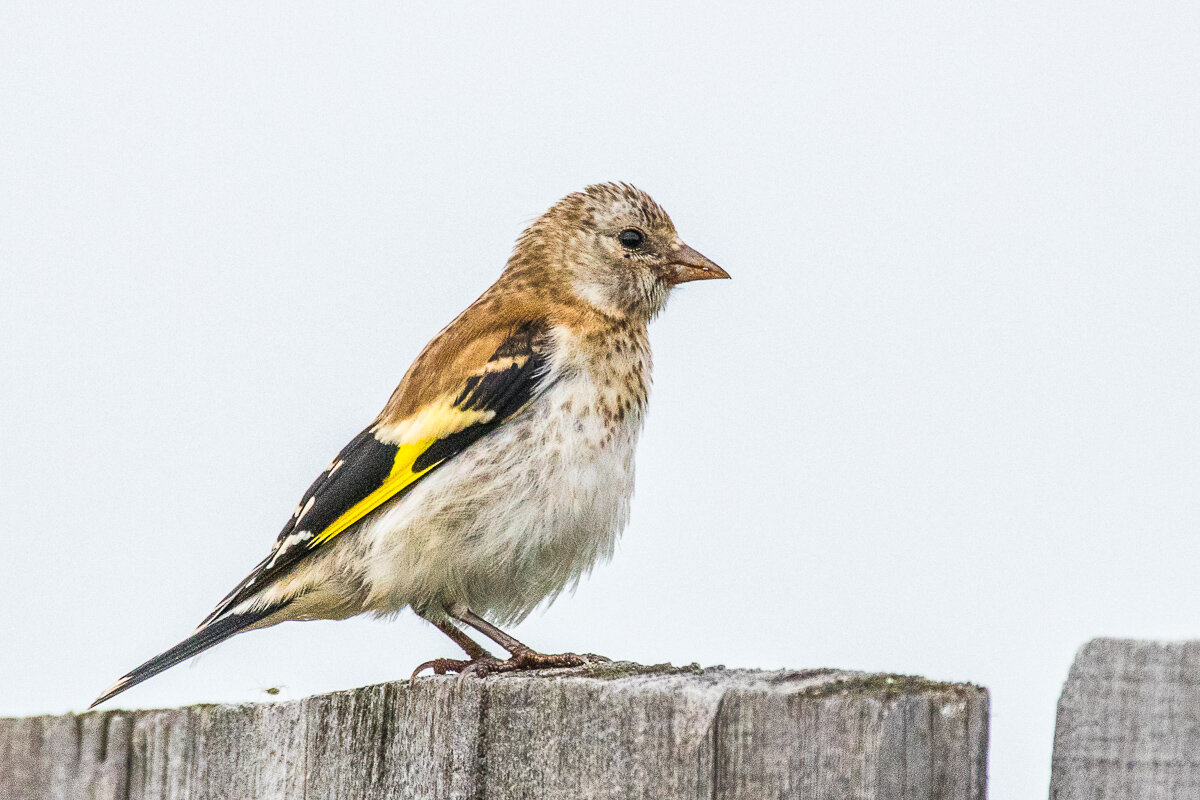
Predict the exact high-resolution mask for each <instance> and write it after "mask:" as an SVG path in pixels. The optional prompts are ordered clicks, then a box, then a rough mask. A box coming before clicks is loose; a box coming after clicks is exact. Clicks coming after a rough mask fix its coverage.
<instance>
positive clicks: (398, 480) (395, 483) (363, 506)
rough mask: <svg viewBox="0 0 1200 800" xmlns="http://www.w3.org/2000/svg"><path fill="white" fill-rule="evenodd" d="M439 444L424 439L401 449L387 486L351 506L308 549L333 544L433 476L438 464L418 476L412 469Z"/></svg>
mask: <svg viewBox="0 0 1200 800" xmlns="http://www.w3.org/2000/svg"><path fill="white" fill-rule="evenodd" d="M435 441H437V440H436V439H423V440H421V441H417V442H410V443H408V444H405V445H401V447H400V449H399V451H397V453H396V460H395V461H394V462H393V466H392V471H391V474H389V475H388V477H387V478H386V479H385V480H384V482H383V484H382V485H380V487H379V488H378V489H376V490H375V491H373V492H371V493H370V494H369V495H367V496H366V497H364V498H363V499H362V500H359V501H358V502H357V503H355V504H354V505H352V506H350V508H349V509H348V510H347V511H346V512H345V513H343V514H342V515H341V516H340V517H338V518H337V519H335V520H334V521H333V524H331V525H330V526H329V527H328V528H326V529H325V530H323V531H321V532H320V533H319V534H318V535H317V536H316V537H315V538H314V539H313V540H312V541H311V542H309V543H308V547H310V548H312V547H316V546H317V545H319V544H322V543H324V542H327V541H329V540H330V539H332V538H333V537H335V536H337V535H338V534H339V533H341V532H342V531H344V530H346V529H347V528H349V527H350V526H351V525H353V524H354V523H356V522H358V521H359V520H360V519H362V518H363V517H365V516H366V515H367V514H370V513H371V512H372V511H374V510H375V509H376V508H378V507H379V506H381V505H383V503H385V502H386V501H387V500H388V499H389V498H391V497H392V496H393V495H395V494H396V493H397V492H399V491H400V490H401V489H404V488H405V487H406V486H409V485H411V484H412V483H413V482H415V481H416V480H417V479H418V478H420V477H421V476H422V475H424V474H425V473H426V472H429V470H431V469H433V468H434V467H436V466H437V464H430V465H429V466H428V467H425V469H423V470H421V471H420V472H414V471H413V469H412V467H413V462H415V461H416V460H417V458H419V457H420V455H421V454H422V453H424V452H425V451H426V450H427V449H429V445H431V444H433V443H434V442H435Z"/></svg>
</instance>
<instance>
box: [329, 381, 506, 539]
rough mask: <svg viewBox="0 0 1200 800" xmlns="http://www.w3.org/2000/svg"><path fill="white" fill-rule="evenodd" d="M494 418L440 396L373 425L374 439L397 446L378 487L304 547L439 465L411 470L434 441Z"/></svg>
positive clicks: (346, 524) (348, 523) (340, 528)
mask: <svg viewBox="0 0 1200 800" xmlns="http://www.w3.org/2000/svg"><path fill="white" fill-rule="evenodd" d="M495 416H496V412H494V411H489V410H486V409H478V410H464V409H461V408H458V407H456V406H455V405H454V397H453V396H451V395H444V396H442V397H440V398H438V399H437V400H435V401H434V402H433V403H430V404H429V405H427V406H426V407H425V408H423V409H421V411H420V412H418V413H416V414H414V415H413V416H411V417H409V418H408V419H405V420H401V421H400V422H397V423H395V424H393V425H385V424H382V423H381V424H379V425H376V426H375V427H374V429H373V430H374V433H375V438H376V439H378V440H379V441H381V442H384V443H386V444H392V445H398V446H399V449H398V450H397V451H396V457H395V459H394V460H393V462H392V470H391V472H390V473H389V474H388V476H387V478H385V479H384V481H383V483H382V484H380V486H379V488H377V489H375V490H374V491H372V492H371V493H370V494H368V495H367V496H366V497H364V498H363V499H361V500H359V501H358V502H357V503H355V504H354V505H352V506H351V507H350V508H348V509H347V510H346V511H345V512H344V513H343V514H342V515H341V516H339V517H338V518H337V519H335V520H334V521H333V522H332V523H331V524H330V525H329V527H327V528H326V529H325V530H323V531H321V532H320V533H319V534H317V536H315V537H314V538H313V539H312V540H311V541H310V542H308V543H307V546H308V548H310V549H311V548H314V547H317V546H318V545H321V544H324V543H325V542H327V541H329V540H330V539H332V538H333V537H335V536H337V535H338V534H339V533H341V532H343V531H344V530H346V529H347V528H349V527H350V526H351V525H353V524H354V523H356V522H358V521H359V520H361V519H362V518H363V517H365V516H366V515H367V514H370V513H371V512H372V511H374V510H375V509H376V508H378V507H379V506H381V505H383V504H384V503H385V502H387V501H388V500H389V499H391V498H392V497H393V496H395V495H396V494H397V493H398V492H400V491H402V490H403V489H405V488H406V487H408V486H411V485H412V484H413V483H415V482H416V481H417V480H418V479H420V478H421V476H423V475H424V474H425V473H427V472H429V471H430V470H431V469H433V468H434V467H436V466H437V465H438V464H440V463H441V460H438V461H435V462H434V463H431V464H429V465H427V466H425V467H423V468H422V469H419V470H416V469H414V468H413V465H414V464H415V463H416V461H417V459H418V458H420V457H421V455H422V454H423V453H424V452H425V451H426V450H428V449H429V447H430V446H431V445H432V444H433V443H434V442H436V441H438V440H439V439H441V438H442V437H444V436H449V435H450V434H452V433H458V432H459V431H461V430H464V429H466V428H468V427H470V426H472V425H478V424H482V423H487V422H490V421H491V420H492V419H493V418H494V417H495Z"/></svg>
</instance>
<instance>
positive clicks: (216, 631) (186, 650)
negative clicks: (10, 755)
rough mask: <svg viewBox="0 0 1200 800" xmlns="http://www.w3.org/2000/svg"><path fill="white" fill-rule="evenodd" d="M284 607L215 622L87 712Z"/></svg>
mask: <svg viewBox="0 0 1200 800" xmlns="http://www.w3.org/2000/svg"><path fill="white" fill-rule="evenodd" d="M281 607H282V606H275V607H273V608H265V609H263V610H261V611H250V612H248V613H245V614H230V615H228V616H225V617H222V618H221V619H218V620H214V621H213V622H211V623H209V624H208V625H206V626H204V627H203V628H201V629H200V630H198V631H196V632H195V633H193V634H192V635H191V636H189V637H188V638H186V639H184V640H183V641H182V642H180V643H179V644H177V645H175V646H174V647H172V648H171V649H170V650H167V651H166V652H165V653H159V654H158V655H156V656H155V657H154V658H152V659H150V660H149V661H147V662H146V663H145V664H142V665H141V666H140V667H138V668H137V669H135V670H133V671H131V672H129V673H127V674H126V675H124V676H123V677H122V678H120V679H119V680H118V681H117V682H116V683H114V684H113V685H112V686H110V687H108V689H106V690H105V691H104V694H102V695H100V696H99V697H97V698H96V700H95V702H93V703H92V704H91V705H90V706H88V708H89V709H91V708H95V707H96V706H98V705H100V704H101V703H103V702H104V701H105V700H108V699H110V698H112V697H114V696H116V695H118V694H120V693H121V692H123V691H125V690H126V689H129V688H131V687H134V686H137V685H138V684H139V683H141V682H142V681H144V680H147V679H149V678H153V677H154V676H155V675H157V674H158V673H160V672H162V671H163V670H167V669H170V668H171V667H173V666H175V665H176V664H178V663H179V662H181V661H186V660H187V659H189V658H191V657H192V656H194V655H196V654H197V653H200V652H203V651H205V650H207V649H208V648H210V647H213V646H215V645H218V644H220V643H221V642H223V641H225V640H226V639H228V638H229V637H230V636H233V635H234V634H236V633H240V632H241V631H244V630H245V629H246V628H249V627H250V626H251V625H253V624H254V623H256V622H260V621H262V620H263V619H265V618H266V617H268V616H269V615H271V614H273V613H275V612H276V611H278V610H279V609H280V608H281Z"/></svg>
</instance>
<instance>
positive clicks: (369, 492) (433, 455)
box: [200, 321, 547, 628]
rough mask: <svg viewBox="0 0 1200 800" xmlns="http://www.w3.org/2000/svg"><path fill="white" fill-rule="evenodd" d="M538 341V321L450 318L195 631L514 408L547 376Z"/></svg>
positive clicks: (541, 330) (541, 343) (541, 339)
mask: <svg viewBox="0 0 1200 800" xmlns="http://www.w3.org/2000/svg"><path fill="white" fill-rule="evenodd" d="M462 327H463V326H459V328H460V329H461V328H462ZM464 338H465V339H466V341H464ZM544 341H545V340H544V327H543V326H542V325H541V324H540V323H538V322H536V321H518V322H516V323H514V322H511V321H509V322H507V323H500V324H493V325H486V326H484V330H479V329H478V327H476V329H475V330H474V331H471V330H467V331H466V336H465V337H464V336H463V335H462V331H461V330H458V331H456V330H455V325H454V324H452V325H451V326H450V327H449V328H447V329H446V330H445V331H443V332H442V334H440V335H439V337H438V338H436V339H434V341H433V342H431V343H430V345H429V346H428V347H427V348H426V349H425V352H423V353H422V355H421V357H420V358H418V359H417V361H416V362H415V363H414V364H413V366H412V367H411V368H410V369H409V372H408V374H407V375H405V376H404V380H403V381H402V382H401V383H400V386H399V387H397V389H396V392H395V393H394V394H393V395H392V399H391V400H390V401H389V402H388V405H387V407H386V408H385V409H384V411H383V412H382V413H381V414H380V415H379V417H378V418H377V419H376V421H375V423H374V424H372V425H371V426H370V427H368V428H367V429H366V430H364V431H363V432H362V433H360V434H359V435H358V436H356V437H355V438H354V439H353V441H351V442H350V443H349V444H348V445H346V447H345V448H343V449H342V451H341V452H340V453H338V455H337V457H336V458H335V459H334V460H333V462H332V463H330V465H329V466H328V467H326V469H325V471H324V472H322V473H321V475H320V477H318V478H317V479H316V481H314V482H313V484H312V486H310V487H309V489H308V491H307V492H305V493H304V496H303V497H302V498H301V499H300V503H299V505H297V506H296V510H295V511H294V512H293V513H292V517H291V519H289V520H288V522H287V524H286V525H284V526H283V530H282V531H280V533H279V536H278V537H277V538H276V540H275V546H274V548H273V549H272V551H271V555H269V556H268V557H267V558H266V559H264V560H263V561H262V562H261V563H260V564H259V565H258V566H257V567H256V568H255V569H254V571H253V572H251V573H250V575H248V576H247V577H246V578H245V579H244V580H243V581H242V582H241V583H240V584H239V585H238V586H237V588H235V589H234V590H233V591H232V592H230V593H229V595H228V596H227V597H226V598H225V599H224V600H222V601H221V603H220V604H218V605H217V607H216V608H215V609H214V610H213V612H212V613H211V614H209V616H208V617H207V618H206V619H205V620H204V622H202V623H201V624H200V628H204V627H205V626H206V625H209V624H211V623H212V622H213V621H215V620H217V619H219V618H221V617H222V616H223V615H225V614H227V613H228V612H230V611H231V610H233V609H235V608H236V607H237V606H238V605H239V604H241V603H243V602H244V601H246V600H248V599H250V598H252V597H254V596H255V595H257V594H258V593H259V592H260V591H262V590H263V589H264V588H265V587H267V586H269V585H271V584H272V583H274V582H275V581H277V580H278V579H280V578H281V577H283V576H285V575H287V574H288V573H290V572H291V571H292V569H293V568H295V566H296V565H297V564H298V563H300V562H301V561H302V560H303V559H304V558H305V557H307V556H309V555H311V554H312V553H314V552H316V551H317V550H319V549H320V548H322V547H324V546H326V545H328V544H329V542H331V541H333V540H334V539H336V538H337V537H338V536H339V535H341V534H343V533H345V532H346V531H347V530H348V529H350V528H351V527H352V526H353V525H354V524H355V523H357V522H359V521H360V520H361V519H362V518H363V517H365V516H366V515H367V514H370V513H371V512H372V511H374V510H375V509H377V508H379V507H380V506H381V505H382V504H383V503H385V502H387V501H389V500H391V499H393V498H395V497H397V496H399V495H400V494H401V493H403V492H405V491H406V490H408V489H410V488H411V487H412V486H414V485H415V484H416V483H417V482H418V481H420V480H421V479H422V478H423V477H425V476H426V475H428V474H429V473H430V472H431V471H432V470H434V469H436V468H437V467H438V466H439V465H441V464H444V463H445V462H446V461H447V460H449V459H450V458H453V457H454V456H455V455H457V454H458V453H460V452H462V451H463V450H464V449H465V448H466V447H468V446H470V445H471V444H472V443H473V442H475V441H477V440H478V439H480V438H481V437H483V436H484V435H486V434H487V433H489V432H490V431H492V430H494V429H495V428H497V427H498V426H499V425H500V424H502V423H503V422H504V421H505V420H506V419H508V418H509V417H510V416H512V415H513V414H514V413H515V412H517V411H518V410H520V409H521V408H522V407H523V406H524V405H525V404H526V403H528V402H529V400H530V399H532V397H533V396H534V395H535V394H536V393H537V392H538V391H539V388H540V387H539V383H541V382H542V378H543V376H544V375H545V373H546V366H547V355H546V349H545V347H544Z"/></svg>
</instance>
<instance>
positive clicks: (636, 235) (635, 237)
mask: <svg viewBox="0 0 1200 800" xmlns="http://www.w3.org/2000/svg"><path fill="white" fill-rule="evenodd" d="M617 239H619V240H620V242H621V244H622V245H623V246H624V247H625V248H626V249H627V250H637V249H638V248H639V247H641V246H642V243H643V242H645V241H646V237H645V235H644V234H643V233H642V232H641V231H639V230H638V229H637V228H626V229H625V230H623V231H621V232H620V233H618V234H617Z"/></svg>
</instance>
